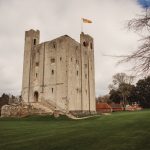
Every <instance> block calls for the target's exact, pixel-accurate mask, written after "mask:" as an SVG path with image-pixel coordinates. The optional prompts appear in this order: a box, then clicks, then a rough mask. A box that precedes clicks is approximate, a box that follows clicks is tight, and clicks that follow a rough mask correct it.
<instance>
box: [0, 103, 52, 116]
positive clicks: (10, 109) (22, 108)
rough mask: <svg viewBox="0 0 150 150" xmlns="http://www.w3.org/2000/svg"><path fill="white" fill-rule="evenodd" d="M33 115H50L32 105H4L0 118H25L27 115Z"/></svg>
mask: <svg viewBox="0 0 150 150" xmlns="http://www.w3.org/2000/svg"><path fill="white" fill-rule="evenodd" d="M35 114H52V113H50V112H49V113H48V112H46V111H45V110H44V109H41V108H40V107H39V108H37V107H34V105H27V104H12V105H4V106H3V107H2V108H1V117H25V116H29V115H35Z"/></svg>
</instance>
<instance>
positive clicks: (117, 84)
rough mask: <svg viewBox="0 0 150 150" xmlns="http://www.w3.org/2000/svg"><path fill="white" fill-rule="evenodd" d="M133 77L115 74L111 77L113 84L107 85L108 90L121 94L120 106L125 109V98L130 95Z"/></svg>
mask: <svg viewBox="0 0 150 150" xmlns="http://www.w3.org/2000/svg"><path fill="white" fill-rule="evenodd" d="M133 81H134V76H128V75H127V74H125V73H117V74H115V75H114V76H113V81H112V82H113V83H112V84H110V85H109V89H110V90H115V91H118V92H120V93H121V97H122V104H123V107H124V109H125V106H126V104H127V97H128V96H129V95H130V91H131V88H132V85H131V84H132V83H133Z"/></svg>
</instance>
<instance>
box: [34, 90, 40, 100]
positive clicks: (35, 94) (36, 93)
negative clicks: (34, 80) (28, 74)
mask: <svg viewBox="0 0 150 150" xmlns="http://www.w3.org/2000/svg"><path fill="white" fill-rule="evenodd" d="M38 98H39V93H38V92H37V91H35V92H34V102H38Z"/></svg>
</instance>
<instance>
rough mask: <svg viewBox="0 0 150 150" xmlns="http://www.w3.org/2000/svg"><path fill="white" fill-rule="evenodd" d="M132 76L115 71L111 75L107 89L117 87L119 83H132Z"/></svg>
mask: <svg viewBox="0 0 150 150" xmlns="http://www.w3.org/2000/svg"><path fill="white" fill-rule="evenodd" d="M133 81H134V76H129V75H127V74H125V73H117V74H115V75H114V76H113V80H112V82H113V83H112V84H110V85H109V89H110V90H111V89H114V90H116V89H118V87H119V86H120V85H121V84H132V83H133Z"/></svg>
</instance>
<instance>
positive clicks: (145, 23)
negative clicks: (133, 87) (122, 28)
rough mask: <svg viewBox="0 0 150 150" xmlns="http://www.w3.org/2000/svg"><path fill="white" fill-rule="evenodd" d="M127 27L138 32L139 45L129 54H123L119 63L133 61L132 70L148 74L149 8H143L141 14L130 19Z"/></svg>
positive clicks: (149, 62) (149, 56)
mask: <svg viewBox="0 0 150 150" xmlns="http://www.w3.org/2000/svg"><path fill="white" fill-rule="evenodd" d="M128 28H129V30H133V31H135V32H140V34H141V36H142V38H141V40H140V41H141V45H140V46H139V47H138V49H137V50H136V51H134V52H133V53H132V54H131V55H128V56H123V59H122V60H121V61H120V62H119V63H122V62H130V61H134V67H133V69H134V71H136V72H138V73H140V74H148V73H149V72H150V35H149V34H150V8H145V11H144V14H143V15H140V16H137V18H134V19H132V20H130V21H129V22H128Z"/></svg>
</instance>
